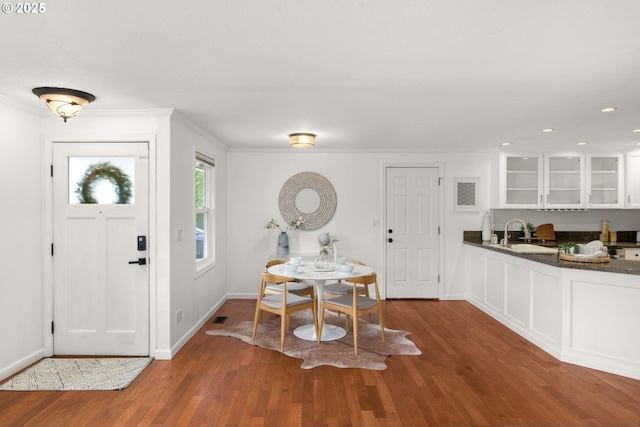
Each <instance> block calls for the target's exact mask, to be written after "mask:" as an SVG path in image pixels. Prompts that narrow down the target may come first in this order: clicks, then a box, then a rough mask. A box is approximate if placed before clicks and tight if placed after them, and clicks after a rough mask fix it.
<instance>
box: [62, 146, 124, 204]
mask: <svg viewBox="0 0 640 427" xmlns="http://www.w3.org/2000/svg"><path fill="white" fill-rule="evenodd" d="M134 172H135V158H134V157H69V204H71V205H76V204H101V205H116V204H122V205H129V204H131V205H132V204H134V203H135V191H134V184H135V173H134Z"/></svg>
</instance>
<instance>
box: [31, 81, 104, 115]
mask: <svg viewBox="0 0 640 427" xmlns="http://www.w3.org/2000/svg"><path fill="white" fill-rule="evenodd" d="M32 92H33V93H34V95H36V96H37V97H38V98H40V99H42V100H43V101H44V102H45V104H47V107H49V109H50V110H51V111H53V113H54V114H56V115H57V116H60V117H62V119H63V120H64V121H65V123H66V122H67V119H70V118H71V117H75V116H77V115H78V113H79V112H80V111H81V110H82V109H83V108H84V107H86V106H87V105H89V103H91V102H93V101H95V99H96V97H95V96H93V95H91V94H90V93H87V92H83V91H81V90H75V89H65V88H60V87H37V88H35V89H33V90H32Z"/></svg>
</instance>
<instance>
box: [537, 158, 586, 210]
mask: <svg viewBox="0 0 640 427" xmlns="http://www.w3.org/2000/svg"><path fill="white" fill-rule="evenodd" d="M545 170H546V181H545V192H544V206H545V208H549V209H580V208H584V201H585V197H584V155H582V154H548V155H546V156H545Z"/></svg>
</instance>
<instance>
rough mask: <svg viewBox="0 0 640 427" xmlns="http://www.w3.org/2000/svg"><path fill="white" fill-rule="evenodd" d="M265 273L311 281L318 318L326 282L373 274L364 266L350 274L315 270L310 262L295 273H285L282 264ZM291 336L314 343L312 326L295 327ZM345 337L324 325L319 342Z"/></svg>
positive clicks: (330, 270)
mask: <svg viewBox="0 0 640 427" xmlns="http://www.w3.org/2000/svg"><path fill="white" fill-rule="evenodd" d="M267 271H268V272H269V273H271V274H275V275H278V276H284V277H292V278H294V279H302V280H312V281H313V283H314V284H315V286H314V289H315V293H316V300H317V301H318V318H319V317H320V308H321V306H322V297H323V295H324V285H325V283H326V282H327V280H340V279H349V278H353V277H362V276H368V275H369V274H371V273H373V269H372V268H371V267H367V266H366V265H356V266H355V267H354V269H353V272H352V273H345V272H342V271H337V270H335V269H323V268H316V266H315V265H314V264H313V261H311V262H303V263H302V264H301V265H300V267H298V269H297V270H296V271H287V270H286V269H285V265H284V264H277V265H273V266H271V267H269V268H268V269H267ZM293 334H294V335H295V336H297V337H298V338H302V339H304V340H309V341H316V339H317V337H316V330H315V327H314V325H313V324H311V325H303V326H299V327H297V328H296V329H295V330H294V331H293ZM345 335H347V331H346V330H345V329H344V328H341V327H340V326H336V325H327V324H325V325H324V326H323V328H322V331H321V335H320V341H333V340H337V339H340V338H342V337H344V336H345Z"/></svg>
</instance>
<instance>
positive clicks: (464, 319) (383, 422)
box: [0, 300, 640, 427]
mask: <svg viewBox="0 0 640 427" xmlns="http://www.w3.org/2000/svg"><path fill="white" fill-rule="evenodd" d="M383 304H384V314H385V323H386V326H387V327H389V328H392V329H405V330H408V331H411V332H412V333H411V334H410V335H409V338H410V339H413V340H414V341H415V342H416V344H417V346H418V347H419V348H420V349H421V350H422V352H423V354H422V355H420V356H392V357H389V358H388V359H387V366H388V369H386V370H384V371H369V370H360V369H338V368H333V367H327V366H322V367H318V368H314V369H310V370H302V369H300V368H299V366H300V362H301V361H300V360H298V359H293V358H289V357H287V356H284V355H281V354H280V353H277V352H274V351H270V350H264V349H261V348H259V347H255V346H251V345H248V344H245V343H243V342H241V341H240V340H237V339H235V338H228V337H217V336H216V337H214V336H209V335H205V333H204V332H205V331H206V330H208V329H215V328H220V327H224V325H216V324H211V322H208V323H207V324H206V325H204V327H203V328H202V329H201V330H200V331H199V332H198V333H197V335H196V336H195V337H194V338H193V339H192V340H191V341H190V342H189V343H188V344H187V345H186V346H185V347H184V348H183V349H182V350H181V351H180V352H179V353H178V354H177V355H176V357H175V358H174V359H173V360H170V361H162V360H154V361H153V362H152V363H151V365H150V366H149V367H148V368H147V369H145V371H144V372H143V373H142V374H141V375H140V376H139V377H138V378H137V379H136V380H135V381H134V382H133V384H132V385H131V386H129V388H127V389H125V390H122V391H89V392H80V391H69V392H0V426H254V427H257V426H423V425H456V426H460V425H462V426H466V425H495V426H501V425H529V426H585V425H610V426H623V425H629V426H638V425H640V381H637V380H632V379H629V378H624V377H620V376H616V375H612V374H607V373H603V372H599V371H595V370H591V369H586V368H581V367H578V366H574V365H570V364H566V363H561V362H558V361H557V360H555V359H554V358H552V357H551V356H549V355H547V354H546V353H545V352H543V351H542V350H540V349H538V348H537V347H535V346H533V345H531V344H529V343H528V342H527V341H526V340H524V339H523V338H521V337H520V336H518V335H516V334H515V333H513V332H511V331H509V330H508V329H507V328H505V327H503V326H502V325H500V324H499V323H498V322H496V321H495V320H493V319H491V318H490V317H488V316H486V315H485V314H483V313H482V312H480V311H479V310H478V309H476V308H475V307H473V306H472V305H470V304H468V303H466V302H464V301H417V300H402V301H385V302H383ZM254 306H255V301H251V300H232V301H228V302H227V303H225V305H224V306H223V307H222V308H221V309H220V310H219V311H218V313H216V316H228V320H227V324H229V323H231V322H240V321H244V320H251V319H252V315H253V310H254ZM266 316H269V314H265V318H266ZM287 339H297V338H295V337H291V336H290V337H288V338H287ZM285 345H286V344H285Z"/></svg>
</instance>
